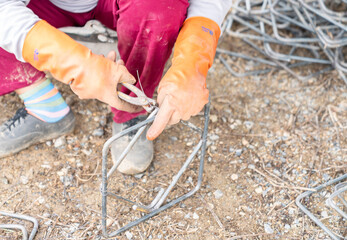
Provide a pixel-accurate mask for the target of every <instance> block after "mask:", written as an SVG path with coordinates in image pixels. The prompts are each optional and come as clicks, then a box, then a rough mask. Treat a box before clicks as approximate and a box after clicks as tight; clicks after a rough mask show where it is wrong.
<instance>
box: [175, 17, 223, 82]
mask: <svg viewBox="0 0 347 240" xmlns="http://www.w3.org/2000/svg"><path fill="white" fill-rule="evenodd" d="M219 36H220V28H219V26H218V24H217V23H215V22H214V21H212V20H210V19H208V18H205V17H192V18H189V19H187V20H186V21H185V22H184V23H183V27H182V29H181V30H180V33H179V35H178V38H177V40H176V44H175V51H174V56H173V57H174V58H173V61H172V64H173V65H174V64H179V63H181V62H186V63H188V62H196V60H198V59H197V58H203V59H199V60H200V61H199V63H200V64H199V66H197V67H198V70H199V73H201V74H203V75H204V76H206V75H207V71H208V69H209V68H210V67H211V66H212V63H213V59H214V56H215V53H216V48H217V44H218V39H219ZM188 45H189V46H188ZM183 49H186V51H189V54H187V55H185V56H181V58H180V54H182V50H183ZM194 53H197V54H194Z"/></svg>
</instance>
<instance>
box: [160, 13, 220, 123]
mask: <svg viewBox="0 0 347 240" xmlns="http://www.w3.org/2000/svg"><path fill="white" fill-rule="evenodd" d="M219 35H220V29H219V26H218V24H217V23H215V22H214V21H212V20H210V19H208V18H204V17H193V18H189V19H188V20H186V21H185V22H184V23H183V27H182V29H181V31H180V33H179V35H178V38H177V41H176V44H175V49H174V55H173V59H172V66H171V67H170V69H169V70H168V71H167V73H166V74H165V76H164V77H163V79H162V80H161V82H160V84H159V88H158V92H159V95H158V103H159V105H160V104H161V102H162V101H163V99H164V98H165V96H166V95H170V98H171V100H170V104H171V105H172V106H173V108H174V109H176V110H177V111H178V112H179V115H180V117H181V119H184V120H187V119H189V118H190V117H191V116H192V115H195V114H197V113H198V112H199V111H200V110H201V109H202V108H203V106H204V105H205V104H206V103H207V102H208V90H207V88H206V75H207V71H208V69H209V68H210V67H211V66H212V63H213V59H214V56H215V52H216V48H217V43H218V39H219Z"/></svg>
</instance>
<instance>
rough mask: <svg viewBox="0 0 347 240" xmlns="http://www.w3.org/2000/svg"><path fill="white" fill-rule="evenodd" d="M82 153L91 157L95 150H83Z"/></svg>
mask: <svg viewBox="0 0 347 240" xmlns="http://www.w3.org/2000/svg"><path fill="white" fill-rule="evenodd" d="M81 152H83V153H84V154H85V155H87V156H89V155H90V154H92V152H93V150H92V149H82V150H81Z"/></svg>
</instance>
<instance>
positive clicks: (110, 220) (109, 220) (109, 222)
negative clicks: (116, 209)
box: [106, 218, 114, 227]
mask: <svg viewBox="0 0 347 240" xmlns="http://www.w3.org/2000/svg"><path fill="white" fill-rule="evenodd" d="M113 222H114V220H113V219H110V218H108V219H107V220H106V227H109V226H111V225H112V223H113Z"/></svg>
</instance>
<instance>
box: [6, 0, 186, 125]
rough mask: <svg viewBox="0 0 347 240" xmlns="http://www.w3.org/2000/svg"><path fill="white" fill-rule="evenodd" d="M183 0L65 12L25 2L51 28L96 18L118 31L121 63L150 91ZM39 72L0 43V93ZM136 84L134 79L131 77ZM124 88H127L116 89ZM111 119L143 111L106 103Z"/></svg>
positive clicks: (181, 16) (113, 3)
mask: <svg viewBox="0 0 347 240" xmlns="http://www.w3.org/2000/svg"><path fill="white" fill-rule="evenodd" d="M188 5H189V4H188V0H160V1H158V0H122V1H120V0H99V2H98V5H97V7H96V8H95V9H93V10H92V11H90V12H87V13H71V12H67V11H64V10H62V9H59V8H58V7H56V6H54V5H53V4H52V3H51V2H50V1H47V0H31V1H30V3H29V5H28V6H27V7H28V8H30V9H32V10H33V12H34V13H35V14H36V15H38V16H39V17H40V18H41V19H44V20H46V21H47V22H48V23H50V24H51V25H53V26H54V27H56V28H59V27H65V26H83V25H84V24H85V23H86V22H87V21H88V20H91V19H97V20H99V21H100V22H101V23H103V24H104V25H106V26H107V27H109V28H111V29H114V30H116V31H117V34H118V50H119V53H120V57H121V58H122V59H123V60H124V62H125V66H126V67H127V69H128V70H129V72H130V73H131V74H133V75H134V76H135V78H136V79H137V71H138V72H139V75H140V80H141V84H142V87H143V89H144V91H145V93H146V95H147V96H149V97H152V96H153V93H154V90H155V88H156V86H157V85H158V84H159V81H160V79H161V76H162V74H163V70H164V65H165V62H166V61H167V59H168V58H169V56H170V54H171V50H172V47H173V45H174V43H175V40H176V38H177V35H178V32H179V29H180V27H181V26H182V24H183V21H184V20H185V18H186V12H187V8H188ZM43 77H44V73H43V72H40V71H38V70H36V69H35V68H33V67H32V66H31V65H30V64H28V63H22V62H20V61H18V60H17V59H16V58H15V56H14V55H13V54H10V53H8V52H6V51H5V50H3V49H2V48H0V95H4V94H6V93H9V92H12V91H14V90H16V89H19V88H23V87H25V86H28V85H30V84H32V83H33V82H35V81H36V80H39V79H42V78H43ZM136 85H137V86H138V87H139V83H136ZM122 91H124V92H126V93H129V92H127V91H128V90H127V89H122ZM112 112H113V113H114V118H113V120H114V121H115V122H117V123H122V122H126V121H128V120H130V119H132V118H134V117H136V116H137V115H139V114H141V113H143V112H141V113H135V114H131V113H127V112H123V111H119V110H117V109H112Z"/></svg>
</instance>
